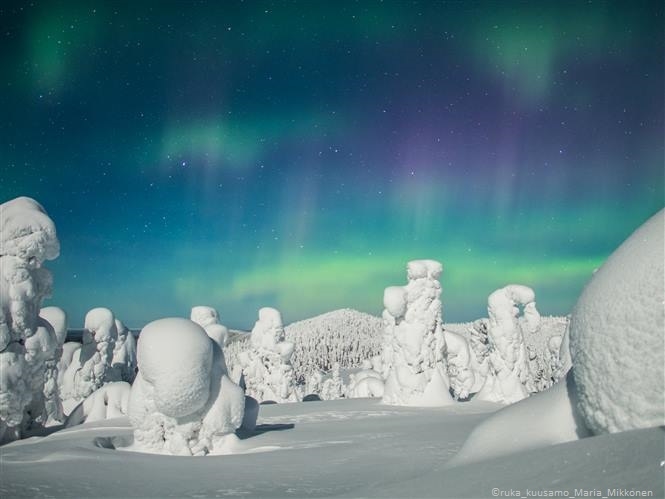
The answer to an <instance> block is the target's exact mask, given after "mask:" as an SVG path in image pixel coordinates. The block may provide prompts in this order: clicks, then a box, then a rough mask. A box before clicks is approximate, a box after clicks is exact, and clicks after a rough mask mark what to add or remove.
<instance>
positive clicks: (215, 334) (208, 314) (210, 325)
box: [190, 305, 229, 348]
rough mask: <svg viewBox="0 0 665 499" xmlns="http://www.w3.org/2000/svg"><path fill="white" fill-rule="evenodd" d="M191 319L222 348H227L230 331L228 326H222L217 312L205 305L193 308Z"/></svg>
mask: <svg viewBox="0 0 665 499" xmlns="http://www.w3.org/2000/svg"><path fill="white" fill-rule="evenodd" d="M190 319H191V320H193V321H194V322H196V323H197V324H198V325H199V326H201V327H202V328H203V329H205V332H206V334H207V335H208V336H210V338H211V339H212V340H213V341H215V342H216V343H217V344H218V345H219V346H220V347H221V348H224V347H225V346H226V344H227V343H228V338H229V330H228V329H227V327H226V326H224V325H222V324H220V322H219V314H218V313H217V310H215V309H214V308H213V307H208V306H204V305H199V306H196V307H192V311H191V314H190Z"/></svg>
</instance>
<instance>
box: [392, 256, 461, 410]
mask: <svg viewBox="0 0 665 499" xmlns="http://www.w3.org/2000/svg"><path fill="white" fill-rule="evenodd" d="M442 271H443V267H442V265H441V264H440V263H439V262H436V261H434V260H414V261H411V262H409V263H408V265H407V276H408V280H409V282H408V284H407V285H406V286H404V287H403V290H402V291H400V290H399V289H398V288H396V287H394V286H393V287H389V288H387V289H386V291H385V292H384V306H385V307H386V308H385V310H384V312H383V321H384V327H385V334H384V350H383V354H382V360H383V367H382V370H383V372H384V373H387V374H386V380H385V388H384V392H383V402H384V403H386V404H393V405H446V404H450V403H453V402H454V400H453V398H452V397H451V395H450V393H449V388H450V385H449V383H450V380H449V377H448V372H447V367H446V363H445V355H446V343H445V337H444V334H443V328H442V319H441V308H442V305H441V300H440V297H441V284H440V283H439V280H438V279H439V276H440V275H441V272H442ZM393 314H396V315H393Z"/></svg>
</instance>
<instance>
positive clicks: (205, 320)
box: [190, 305, 219, 327]
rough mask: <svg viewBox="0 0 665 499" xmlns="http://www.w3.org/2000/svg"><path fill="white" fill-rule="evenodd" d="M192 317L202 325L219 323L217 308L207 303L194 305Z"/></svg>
mask: <svg viewBox="0 0 665 499" xmlns="http://www.w3.org/2000/svg"><path fill="white" fill-rule="evenodd" d="M190 318H191V319H192V320H193V321H194V322H196V323H197V324H198V325H199V326H202V327H206V326H209V325H211V324H219V314H218V313H217V310H215V309H214V308H212V307H207V306H205V305H199V306H196V307H192V312H191V314H190Z"/></svg>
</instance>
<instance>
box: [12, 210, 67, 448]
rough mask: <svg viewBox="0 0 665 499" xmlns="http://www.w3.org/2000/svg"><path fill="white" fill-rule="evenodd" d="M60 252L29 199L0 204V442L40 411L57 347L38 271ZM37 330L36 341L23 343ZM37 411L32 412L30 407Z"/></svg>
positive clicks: (46, 288) (45, 278) (44, 274)
mask: <svg viewBox="0 0 665 499" xmlns="http://www.w3.org/2000/svg"><path fill="white" fill-rule="evenodd" d="M59 253H60V243H59V242H58V238H57V235H56V230H55V225H54V223H53V221H52V220H51V219H50V218H49V216H48V215H47V214H46V212H45V211H44V208H43V207H42V206H41V205H40V204H39V203H38V202H37V201H35V200H34V199H30V198H27V197H19V198H16V199H12V200H11V201H7V202H6V203H3V204H2V205H0V400H1V401H2V402H1V403H0V443H3V442H8V441H11V440H15V439H17V438H20V436H21V431H22V429H25V428H27V427H29V426H30V425H31V424H32V423H33V422H34V419H35V418H34V417H33V416H32V414H31V412H32V411H36V412H39V414H38V417H39V418H42V417H43V415H44V413H45V409H44V396H43V390H44V371H45V369H46V364H45V361H46V359H47V358H49V357H50V356H51V355H52V352H50V350H51V349H53V350H55V349H56V348H57V339H56V338H55V333H54V331H53V328H52V327H51V326H50V325H49V324H48V323H47V322H46V321H44V320H43V319H40V318H39V309H40V307H41V304H42V300H43V299H44V298H45V297H47V296H49V295H50V293H51V286H52V282H53V279H52V276H51V273H50V272H49V271H48V270H47V269H45V268H43V267H42V264H43V263H44V262H45V261H46V260H53V259H54V258H56V257H57V256H58V254H59ZM38 331H40V334H39V338H38V339H37V340H35V341H32V340H30V341H28V344H29V345H30V347H31V350H30V352H28V351H27V350H26V347H25V343H26V340H28V339H29V338H31V337H32V336H33V335H35V334H36V333H37V332H38ZM33 400H34V402H35V404H36V405H40V406H41V407H39V408H37V407H35V406H34V405H32V406H31V407H30V410H29V406H30V405H31V404H33Z"/></svg>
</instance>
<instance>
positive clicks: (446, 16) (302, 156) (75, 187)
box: [0, 0, 665, 328]
mask: <svg viewBox="0 0 665 499" xmlns="http://www.w3.org/2000/svg"><path fill="white" fill-rule="evenodd" d="M663 23H664V19H663V3H662V2H661V1H654V2H638V1H630V2H629V1H624V2H608V3H606V2H582V1H579V2H570V3H568V2H559V1H556V2H554V1H553V2H549V3H548V2H530V3H522V2H498V1H496V2H494V1H492V2H453V3H441V2H406V1H403V2H388V1H386V2H372V1H359V2H348V1H339V2H332V1H330V2H323V1H318V2H317V1H302V2H251V1H245V2H236V1H211V2H189V1H188V2H185V1H182V2H167V1H159V2H157V1H155V2H127V3H124V2H119V1H104V2H94V1H88V0H86V1H83V2H73V1H69V2H66V1H63V2H37V1H35V2H19V3H14V4H12V3H8V2H2V6H0V36H1V37H2V42H1V43H0V60H1V64H2V66H1V68H2V79H1V80H0V84H1V85H2V86H3V90H2V92H1V93H0V117H1V118H0V137H2V139H1V140H0V164H1V165H2V170H1V179H0V180H1V182H0V194H1V195H0V201H2V202H4V201H6V200H8V199H11V198H13V197H16V196H19V195H27V196H30V197H33V198H35V199H37V200H38V201H39V202H40V203H42V204H43V205H44V207H45V209H46V210H47V212H48V213H49V215H50V216H51V218H52V219H53V220H54V221H55V223H56V226H57V229H58V235H59V239H60V242H61V246H62V250H61V256H60V257H59V258H58V259H57V260H55V261H53V262H48V263H47V265H46V266H47V267H48V268H50V269H51V270H52V272H53V274H54V295H53V298H52V299H51V300H48V301H47V302H46V304H50V305H58V306H61V307H63V308H64V309H65V310H66V311H67V312H68V314H69V316H70V325H72V326H80V325H82V323H83V317H84V315H85V312H86V311H87V310H88V309H90V308H93V307H96V306H106V307H109V308H111V309H112V310H113V311H114V312H115V313H116V315H117V316H118V317H119V318H121V319H122V320H123V321H124V322H125V323H126V324H128V325H130V326H132V327H140V326H142V325H144V324H145V323H146V322H148V321H150V320H154V319H157V318H160V317H164V316H183V315H188V314H189V309H190V307H191V306H193V305H204V304H205V305H211V306H214V307H216V308H217V309H218V310H219V312H220V315H221V317H222V322H224V323H225V324H227V325H229V326H232V327H240V328H250V327H251V325H252V324H253V322H254V320H255V319H256V311H257V309H258V308H260V307H262V306H275V307H278V308H279V309H281V311H282V314H283V317H284V320H285V322H286V323H289V322H292V321H295V320H299V319H302V318H306V317H310V316H312V315H315V314H318V313H322V312H326V311H330V310H333V309H336V308H341V307H352V308H356V309H359V310H362V311H365V312H370V313H375V314H379V313H380V312H381V309H382V296H383V288H385V287H386V286H389V285H399V284H404V283H405V282H406V275H405V267H406V262H407V261H408V260H411V259H415V258H433V259H437V260H439V261H441V262H443V264H444V273H443V275H442V279H441V281H442V286H443V302H444V320H445V321H447V322H453V321H463V320H473V319H476V318H479V317H483V316H485V315H486V306H487V305H486V304H487V295H488V294H489V293H490V292H491V291H493V290H494V289H496V288H498V287H501V286H504V285H506V284H509V283H521V284H526V285H529V286H531V287H533V288H534V289H535V291H536V297H537V302H538V308H539V309H540V311H541V313H543V314H566V313H569V312H570V310H571V307H572V305H573V304H574V303H575V300H576V298H577V296H578V295H579V293H580V291H581V289H582V287H583V285H584V283H585V282H586V281H587V280H588V279H589V277H590V276H591V274H592V272H593V270H594V269H595V268H597V267H598V266H599V265H601V264H602V262H603V261H604V260H605V259H606V258H607V256H608V255H609V254H610V253H611V252H612V250H613V249H614V248H616V247H617V245H618V244H620V243H621V242H622V241H623V240H624V239H625V238H626V237H627V236H628V235H629V234H630V233H631V232H632V231H633V230H634V229H635V228H637V226H639V225H640V224H641V223H642V222H643V221H644V220H646V219H647V218H648V217H649V216H650V215H652V214H653V213H655V212H656V211H657V210H659V209H660V208H662V206H663V204H664V166H663V158H664V147H663V141H664V139H663V133H664V127H663V88H664V67H663V64H664V60H665V50H664V36H663Z"/></svg>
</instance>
